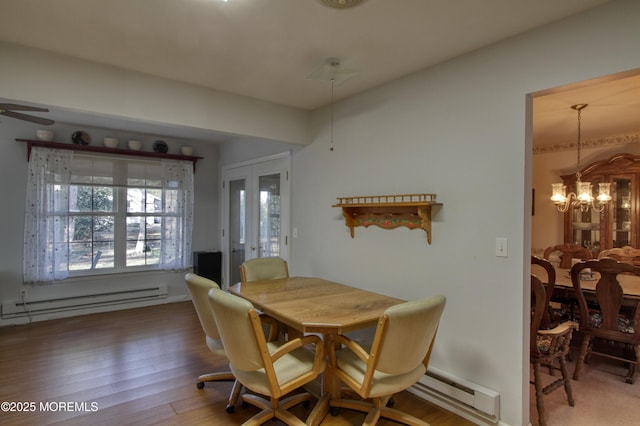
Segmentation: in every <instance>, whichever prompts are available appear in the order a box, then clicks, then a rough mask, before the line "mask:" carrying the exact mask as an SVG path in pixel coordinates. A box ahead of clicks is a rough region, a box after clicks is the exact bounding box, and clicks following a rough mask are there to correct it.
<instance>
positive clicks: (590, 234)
mask: <svg viewBox="0 0 640 426" xmlns="http://www.w3.org/2000/svg"><path fill="white" fill-rule="evenodd" d="M599 182H600V181H599V180H598V179H594V180H593V181H592V182H591V183H592V184H593V188H598V183H599ZM595 191H596V194H595V195H594V196H597V195H598V194H597V189H596V190H595ZM572 210H573V241H572V242H573V243H575V244H578V245H580V246H583V247H586V248H588V249H589V250H591V252H592V253H594V254H597V253H598V252H599V251H600V250H601V244H600V239H601V236H600V212H598V211H596V210H593V209H589V210H587V211H582V210H581V209H580V208H572Z"/></svg>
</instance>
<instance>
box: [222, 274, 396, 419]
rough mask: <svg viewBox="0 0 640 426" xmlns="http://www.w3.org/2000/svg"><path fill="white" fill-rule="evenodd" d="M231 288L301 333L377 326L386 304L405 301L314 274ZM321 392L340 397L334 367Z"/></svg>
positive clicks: (344, 330)
mask: <svg viewBox="0 0 640 426" xmlns="http://www.w3.org/2000/svg"><path fill="white" fill-rule="evenodd" d="M229 292H230V293H232V294H235V295H236V296H240V297H242V298H244V299H246V300H248V301H249V302H251V303H252V304H253V305H254V306H255V307H256V308H257V309H259V310H260V311H262V312H263V313H264V314H266V315H268V316H270V317H272V318H274V319H276V320H277V321H279V322H281V323H283V324H286V325H287V326H288V327H289V328H290V329H293V330H295V331H297V332H298V333H320V334H322V335H323V336H324V337H326V336H327V335H329V334H343V333H346V332H349V331H354V330H359V329H363V328H367V327H374V326H376V325H377V322H378V319H379V318H380V316H381V315H382V313H383V312H384V311H385V310H386V309H387V308H389V307H391V306H394V305H397V304H400V303H403V302H404V300H401V299H396V298H395V297H390V296H385V295H383V294H379V293H374V292H371V291H367V290H363V289H359V288H355V287H351V286H348V285H345V284H340V283H336V282H332V281H328V280H325V279H322V278H313V277H289V278H282V279H273V280H265V281H252V282H245V283H237V284H235V285H233V286H231V287H229ZM324 341H325V349H326V350H327V351H329V350H333V348H330V347H328V346H327V339H326V338H325V339H324ZM327 353H328V352H327ZM321 392H327V393H328V394H329V397H330V398H339V397H340V382H339V380H338V379H337V378H336V377H335V376H334V375H333V374H332V371H331V368H327V369H326V370H325V373H324V375H323V379H322V389H321ZM327 410H328V407H327ZM311 423H315V422H313V421H312V422H311Z"/></svg>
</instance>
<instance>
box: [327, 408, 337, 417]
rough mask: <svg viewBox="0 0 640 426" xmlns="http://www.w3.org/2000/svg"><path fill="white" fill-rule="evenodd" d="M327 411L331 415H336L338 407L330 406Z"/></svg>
mask: <svg viewBox="0 0 640 426" xmlns="http://www.w3.org/2000/svg"><path fill="white" fill-rule="evenodd" d="M329 413H331V415H332V416H333V417H336V416H337V415H338V414H340V407H331V408H330V409H329Z"/></svg>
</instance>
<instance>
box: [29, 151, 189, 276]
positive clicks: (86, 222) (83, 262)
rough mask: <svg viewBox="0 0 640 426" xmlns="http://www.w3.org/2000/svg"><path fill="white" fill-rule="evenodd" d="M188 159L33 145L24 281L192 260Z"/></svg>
mask: <svg viewBox="0 0 640 426" xmlns="http://www.w3.org/2000/svg"><path fill="white" fill-rule="evenodd" d="M192 209H193V164H192V163H191V162H189V161H177V160H157V159H146V158H143V159H137V158H135V159H134V158H129V157H111V156H101V155H95V154H85V153H80V152H76V151H64V150H53V149H48V148H39V147H34V148H33V150H32V152H31V160H30V162H29V184H28V189H27V206H26V215H25V250H24V280H25V282H37V281H53V280H57V279H64V278H67V277H70V276H80V275H94V274H103V273H118V272H127V271H138V270H150V269H151V270H152V269H184V268H187V267H188V266H189V264H190V253H191V228H192Z"/></svg>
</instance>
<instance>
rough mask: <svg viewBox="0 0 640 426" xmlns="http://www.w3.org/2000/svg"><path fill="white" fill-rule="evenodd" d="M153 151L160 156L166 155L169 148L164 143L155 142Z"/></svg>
mask: <svg viewBox="0 0 640 426" xmlns="http://www.w3.org/2000/svg"><path fill="white" fill-rule="evenodd" d="M153 151H154V152H158V153H160V154H166V153H167V151H169V147H168V146H167V143H166V142H165V141H155V142H154V143H153Z"/></svg>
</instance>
